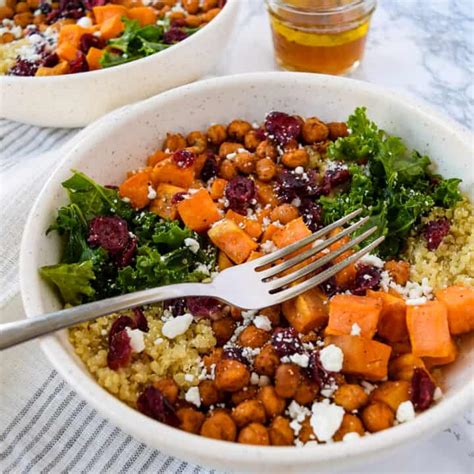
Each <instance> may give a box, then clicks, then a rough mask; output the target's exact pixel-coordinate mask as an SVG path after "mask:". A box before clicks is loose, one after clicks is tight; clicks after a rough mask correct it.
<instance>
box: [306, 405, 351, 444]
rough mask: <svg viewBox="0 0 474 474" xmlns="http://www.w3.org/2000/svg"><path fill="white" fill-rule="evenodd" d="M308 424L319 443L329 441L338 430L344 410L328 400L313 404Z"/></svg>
mask: <svg viewBox="0 0 474 474" xmlns="http://www.w3.org/2000/svg"><path fill="white" fill-rule="evenodd" d="M311 411H312V413H313V414H312V415H311V418H310V424H311V427H312V428H313V431H314V434H315V435H316V437H317V438H318V440H319V441H329V440H331V439H332V437H333V436H334V434H335V433H336V431H337V430H338V429H339V427H340V426H341V423H342V418H343V417H344V408H342V407H340V406H339V405H335V404H333V403H330V402H329V400H323V401H322V402H315V403H313V406H312V408H311Z"/></svg>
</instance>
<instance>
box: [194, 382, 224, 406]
mask: <svg viewBox="0 0 474 474" xmlns="http://www.w3.org/2000/svg"><path fill="white" fill-rule="evenodd" d="M199 395H200V396H201V403H202V404H203V406H205V407H209V406H211V405H214V404H216V403H218V402H219V401H220V400H221V394H220V393H219V390H217V387H216V384H215V383H214V381H213V380H202V381H201V382H200V383H199Z"/></svg>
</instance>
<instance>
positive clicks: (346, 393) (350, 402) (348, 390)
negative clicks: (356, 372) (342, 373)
mask: <svg viewBox="0 0 474 474" xmlns="http://www.w3.org/2000/svg"><path fill="white" fill-rule="evenodd" d="M368 401H369V397H368V395H367V394H366V393H365V392H364V389H363V388H362V387H361V386H360V385H357V384H350V383H346V384H344V385H341V386H340V387H339V388H338V389H337V390H336V392H335V393H334V403H336V404H337V405H339V406H341V407H342V408H344V410H346V411H353V410H358V409H359V408H361V407H363V406H364V405H366V404H367V402H368Z"/></svg>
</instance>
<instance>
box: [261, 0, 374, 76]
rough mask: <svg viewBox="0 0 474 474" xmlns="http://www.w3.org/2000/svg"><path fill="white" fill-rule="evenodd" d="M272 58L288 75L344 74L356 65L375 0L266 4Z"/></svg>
mask: <svg viewBox="0 0 474 474" xmlns="http://www.w3.org/2000/svg"><path fill="white" fill-rule="evenodd" d="M266 3H267V8H268V13H269V16H270V25H271V29H272V35H273V45H274V48H275V57H276V60H277V62H278V64H279V65H280V66H282V67H283V68H284V69H289V70H292V71H305V72H318V73H323V74H347V73H349V72H351V71H353V70H354V69H355V68H357V66H358V65H359V63H360V61H361V59H362V56H363V54H364V49H365V41H366V39H367V33H368V31H369V26H370V19H371V16H372V13H373V12H374V10H375V6H376V0H266Z"/></svg>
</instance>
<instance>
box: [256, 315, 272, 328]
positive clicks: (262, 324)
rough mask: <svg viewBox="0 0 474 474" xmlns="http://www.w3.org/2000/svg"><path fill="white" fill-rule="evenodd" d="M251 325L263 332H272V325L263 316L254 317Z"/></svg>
mask: <svg viewBox="0 0 474 474" xmlns="http://www.w3.org/2000/svg"><path fill="white" fill-rule="evenodd" d="M253 324H254V325H255V327H257V328H258V329H263V330H264V331H271V330H272V323H271V322H270V320H269V319H268V317H267V316H264V315H262V314H259V315H258V316H255V318H254V320H253Z"/></svg>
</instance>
